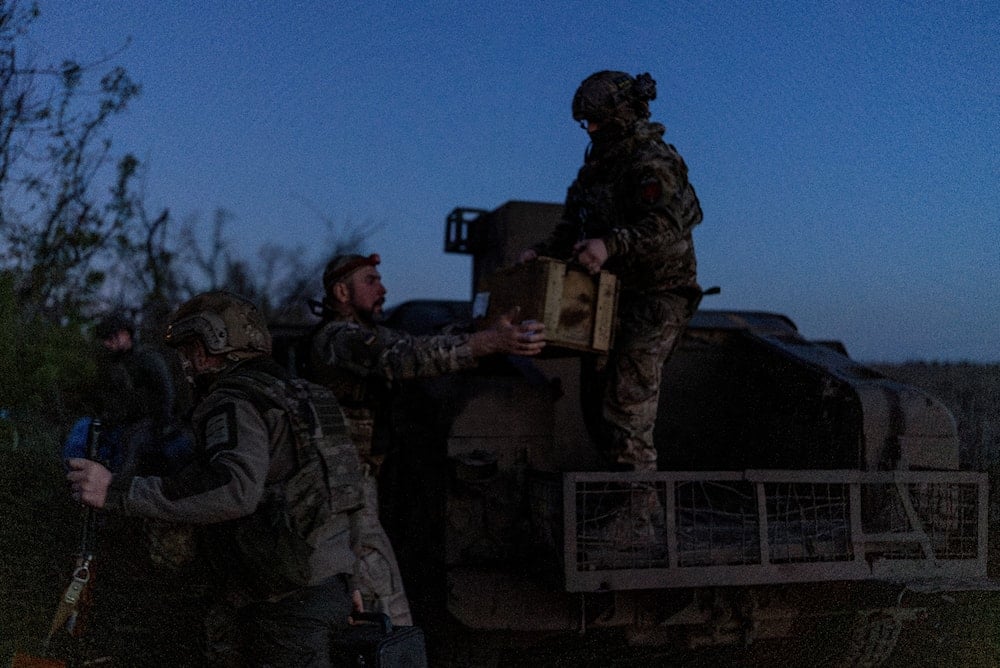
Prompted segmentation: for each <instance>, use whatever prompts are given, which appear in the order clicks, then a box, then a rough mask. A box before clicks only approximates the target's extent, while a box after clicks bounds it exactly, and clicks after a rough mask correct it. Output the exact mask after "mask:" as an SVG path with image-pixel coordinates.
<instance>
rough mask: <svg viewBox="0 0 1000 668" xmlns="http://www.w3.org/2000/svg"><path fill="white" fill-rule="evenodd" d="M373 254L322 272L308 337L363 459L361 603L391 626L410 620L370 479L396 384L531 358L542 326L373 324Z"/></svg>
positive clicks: (376, 281)
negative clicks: (465, 329)
mask: <svg viewBox="0 0 1000 668" xmlns="http://www.w3.org/2000/svg"><path fill="white" fill-rule="evenodd" d="M380 262H381V259H380V258H379V256H378V255H369V256H362V255H353V254H350V255H338V256H337V257H335V258H333V259H332V260H331V261H330V262H329V263H328V264H327V266H326V270H325V272H324V274H323V286H324V290H325V296H324V298H323V303H322V307H323V308H322V318H323V322H322V323H320V325H319V327H318V328H317V330H316V333H315V334H314V335H313V338H312V346H311V347H312V358H311V370H312V375H313V379H314V380H315V381H316V382H319V383H321V384H323V385H326V386H327V387H329V388H330V389H332V390H333V392H334V394H336V395H337V398H338V399H340V403H341V405H342V406H343V407H344V413H345V415H346V416H347V418H348V424H349V428H350V431H351V436H352V438H353V440H354V443H355V445H357V448H358V452H359V454H360V455H361V458H362V470H363V471H364V483H365V496H366V506H365V514H364V516H363V520H364V521H365V526H364V527H362V528H361V532H362V534H363V535H365V536H367V537H368V538H367V544H366V545H365V548H364V553H363V554H362V555H361V559H362V562H363V563H364V564H366V568H365V569H364V571H365V572H367V573H369V574H370V579H369V581H368V582H364V581H361V582H359V584H360V585H361V587H362V594H363V596H364V598H365V603H366V605H372V606H373V607H374V608H375V609H376V610H378V611H380V612H385V613H386V614H388V615H389V616H390V617H392V619H393V621H395V622H396V623H397V624H403V623H408V622H406V621H399V620H408V619H409V618H410V611H409V603H408V602H407V599H406V593H405V591H404V588H403V584H402V580H401V578H400V574H399V566H398V565H397V563H396V558H395V555H394V553H393V551H392V547H391V545H390V544H389V541H388V538H387V537H386V536H385V533H384V530H383V529H382V526H381V524H380V523H379V519H378V514H377V513H378V511H377V497H378V494H377V484H376V476H377V474H378V469H379V466H380V464H381V463H382V459H383V456H384V453H385V452H386V451H387V450H388V443H387V441H388V435H389V425H388V424H387V422H388V415H386V412H387V410H388V407H389V397H390V394H391V392H392V389H393V387H394V385H395V384H396V383H397V382H399V381H403V380H407V379H414V378H430V377H434V376H440V375H443V374H447V373H453V372H457V371H462V370H464V369H471V368H473V367H475V366H476V365H477V363H478V362H477V360H478V359H479V358H481V357H484V356H486V355H492V354H508V355H537V354H538V353H539V352H541V350H542V348H543V347H544V346H545V340H544V339H545V337H544V326H543V325H542V324H541V323H521V324H517V325H515V324H512V323H511V322H510V320H509V318H501V319H500V321H499V322H498V323H497V324H496V325H494V326H493V327H491V328H489V329H484V330H482V331H478V332H475V333H472V334H465V333H461V334H441V335H431V336H412V335H410V334H408V333H406V332H401V331H398V330H393V329H390V328H388V327H385V326H382V325H379V324H378V322H379V320H380V318H381V316H382V306H383V305H384V303H385V295H386V289H385V286H383V285H382V277H381V275H380V274H379V272H378V269H376V267H377V265H378V264H379V263H380Z"/></svg>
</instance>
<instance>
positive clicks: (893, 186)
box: [34, 0, 1000, 362]
mask: <svg viewBox="0 0 1000 668" xmlns="http://www.w3.org/2000/svg"><path fill="white" fill-rule="evenodd" d="M40 6H41V10H42V18H41V20H40V21H39V22H38V23H37V24H36V30H35V33H34V38H35V40H36V46H37V48H38V49H39V53H40V54H41V55H42V56H43V58H44V57H45V55H46V54H48V55H49V56H50V57H51V58H52V59H56V60H61V59H62V58H63V57H74V58H77V59H81V60H89V59H92V58H94V57H96V56H100V55H102V54H107V53H110V52H112V51H114V50H116V49H117V48H118V47H120V46H121V45H122V44H124V43H125V41H126V40H127V39H128V38H131V43H130V45H129V46H128V47H127V49H126V50H125V51H124V52H123V53H121V54H120V55H119V56H117V57H116V59H115V62H117V63H120V64H122V65H124V66H125V67H126V68H127V69H128V70H129V72H130V73H131V74H132V75H133V77H134V78H135V79H137V80H138V81H139V82H140V83H141V84H142V85H143V94H142V96H141V98H139V99H138V100H137V102H136V103H135V104H134V105H133V106H132V107H131V109H130V110H129V111H128V112H127V114H126V115H125V116H124V117H122V118H119V119H116V120H115V122H114V126H113V139H114V148H115V150H117V151H122V152H124V151H131V152H133V153H135V154H136V155H137V156H138V157H139V158H140V159H141V160H143V161H145V162H146V163H147V165H148V167H149V171H148V175H147V176H148V180H147V186H146V189H147V194H148V199H149V203H150V204H151V206H152V208H154V209H157V208H162V207H169V208H170V210H171V212H172V213H173V215H174V216H175V217H176V218H179V219H185V218H189V217H191V216H193V215H196V214H200V215H201V217H202V219H203V220H204V221H205V222H206V224H207V223H208V222H209V221H210V220H211V213H212V211H214V210H215V209H216V208H220V207H221V208H225V209H227V210H229V211H231V212H232V213H233V214H234V216H235V219H234V222H233V224H232V227H231V229H230V232H231V236H233V237H234V238H235V237H239V238H240V239H241V241H240V244H241V247H243V248H245V249H247V250H246V253H247V255H250V254H251V252H252V249H254V248H256V247H257V245H259V244H260V243H262V242H265V241H275V242H279V243H282V244H284V245H288V246H299V245H302V246H303V247H304V248H307V249H309V250H308V251H307V252H318V250H319V247H320V246H321V245H322V244H324V243H325V242H327V241H328V239H329V237H328V234H327V232H326V229H325V228H324V226H323V224H322V223H321V222H320V216H319V215H318V214H317V211H320V212H321V213H322V216H324V217H327V218H330V219H333V220H334V221H337V222H339V223H341V224H351V225H358V224H369V223H370V224H371V225H372V226H373V228H374V229H376V230H377V231H376V232H375V233H373V234H372V235H371V237H370V239H369V242H368V246H367V250H369V251H377V252H379V253H381V254H382V257H383V265H382V267H381V269H382V271H383V275H384V277H385V282H386V284H387V286H388V289H389V302H390V304H392V303H398V302H399V301H402V300H405V299H410V298H424V297H440V298H468V297H469V294H468V289H469V288H468V286H469V279H468V271H469V267H470V261H469V259H468V258H466V257H465V256H454V255H446V254H444V252H443V249H442V246H443V237H444V229H443V225H444V223H443V221H444V218H445V215H446V214H447V213H448V212H449V211H450V210H451V209H452V208H454V207H456V206H468V207H478V208H488V209H492V208H495V207H497V206H499V205H501V204H502V203H504V202H505V201H507V200H511V199H519V200H537V201H552V202H561V201H562V198H563V196H564V194H565V189H566V186H567V185H568V184H569V183H570V181H571V180H572V178H573V176H574V175H575V172H576V169H577V167H578V166H579V163H580V160H581V158H582V154H583V150H584V148H585V146H586V136H585V134H584V132H583V131H582V130H580V129H579V127H577V125H576V124H575V123H574V122H573V120H572V118H571V117H570V100H571V98H572V95H573V92H574V90H575V89H576V86H577V85H578V83H579V82H580V80H581V79H583V78H584V77H585V76H587V75H588V74H590V73H592V72H594V71H596V70H600V69H618V70H625V71H627V72H629V73H632V74H635V73H638V72H644V71H648V72H650V73H651V74H652V75H653V77H654V78H655V79H656V80H657V82H658V89H659V97H658V99H657V100H656V101H655V102H653V103H652V111H653V118H654V119H655V120H659V121H661V122H663V123H664V124H665V125H666V126H667V140H668V141H670V142H671V143H673V144H675V145H676V146H677V148H678V149H679V150H680V152H681V153H682V155H684V157H685V159H686V161H687V163H688V166H689V169H690V176H691V180H692V182H693V183H694V185H695V187H696V189H697V191H698V194H699V197H700V199H701V203H702V207H703V209H704V212H705V220H704V222H703V224H702V225H701V227H699V228H698V229H697V230H696V233H695V244H696V248H697V251H698V256H699V265H700V278H701V282H702V284H703V285H705V286H709V285H721V286H722V289H723V292H722V295H721V296H718V297H713V298H711V299H710V300H709V301H707V302H706V303H705V306H706V307H709V308H735V309H761V310H770V311H778V312H782V313H786V314H787V315H789V316H791V318H792V319H793V320H794V321H795V322H796V323H797V324H798V325H799V327H800V329H801V330H802V332H803V334H804V335H806V336H807V337H809V338H822V339H828V338H834V339H839V340H842V341H843V342H844V343H845V345H846V346H847V349H848V351H849V352H850V353H851V354H852V356H854V357H856V358H858V359H861V360H863V361H870V362H873V361H904V360H911V359H925V360H954V361H957V360H972V361H1000V295H998V283H1000V281H998V277H1000V231H998V230H1000V225H998V223H1000V220H998V219H1000V41H998V35H1000V3H997V2H996V1H995V0H982V1H974V2H958V1H955V0H945V1H940V2H927V1H920V2H879V3H871V2H867V1H857V2H823V3H820V2H793V1H788V2H712V1H694V0H692V1H686V0H682V1H671V2H664V0H651V1H648V2H631V3H597V2H571V1H567V0H563V1H550V2H544V3H537V6H536V4H535V3H516V2H515V3H496V2H481V1H478V0H462V1H458V2H429V3H421V2H413V3H402V2H399V3H388V2H371V1H370V2H356V3H355V2H351V3H344V2H333V1H330V2H294V1H292V0H285V1H283V2H265V1H263V0H261V1H259V2H250V1H249V0H247V1H243V2H227V1H213V2H208V3H196V2H181V1H177V2H173V1H171V2H164V1H162V0H157V1H155V2H154V1H138V0H134V1H131V2H119V1H115V2H111V1H107V0H88V2H77V1H70V0H41V2H40Z"/></svg>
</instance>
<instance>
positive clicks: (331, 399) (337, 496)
mask: <svg viewBox="0 0 1000 668" xmlns="http://www.w3.org/2000/svg"><path fill="white" fill-rule="evenodd" d="M215 388H216V389H227V390H235V391H237V392H239V393H241V394H244V395H245V396H246V397H247V399H248V400H249V401H250V402H251V403H253V404H254V406H255V407H257V409H258V410H260V411H261V412H262V413H263V412H264V411H266V410H268V409H273V408H277V409H279V410H282V411H283V412H284V413H285V414H286V415H287V416H288V418H289V422H290V424H291V427H292V430H291V433H292V436H293V440H294V447H295V457H296V460H297V466H296V468H295V471H294V473H292V474H291V476H290V477H288V478H287V479H285V480H281V481H269V482H268V484H267V487H266V489H265V492H264V497H263V498H262V499H261V503H260V505H259V506H258V509H257V510H256V511H255V512H254V513H253V514H251V515H250V516H249V517H246V518H242V519H240V520H236V522H235V523H234V527H233V529H234V531H233V534H232V537H233V539H234V540H235V542H236V548H237V549H238V550H239V552H240V553H241V554H242V557H243V559H244V560H245V562H246V564H245V566H246V568H247V570H248V571H250V572H248V573H247V575H248V576H249V577H250V579H251V580H252V581H256V582H257V586H256V589H258V590H262V591H263V592H264V593H268V594H274V593H280V592H283V591H288V590H290V589H293V588H295V587H300V586H304V585H306V584H308V583H309V581H310V579H311V577H312V575H313V574H312V572H311V563H312V554H313V552H314V551H315V550H316V549H317V548H321V547H322V545H323V541H324V540H325V539H327V538H329V537H330V536H331V535H335V534H338V533H341V532H347V531H349V516H350V514H351V513H353V512H355V511H357V510H359V509H360V508H361V507H363V505H364V493H363V490H362V488H361V473H360V468H359V461H358V455H357V451H356V450H355V448H354V445H353V444H352V443H351V440H350V438H349V437H348V434H347V430H346V428H345V423H344V417H343V414H342V412H341V409H340V405H339V404H338V403H337V399H336V397H335V396H334V395H333V393H332V392H330V391H329V390H327V389H325V388H323V387H322V386H319V385H315V384H313V383H310V382H308V381H305V380H302V379H298V378H288V379H276V378H275V377H274V376H272V375H270V374H267V373H264V372H260V371H256V370H253V369H246V368H244V369H241V370H239V371H238V372H236V373H233V374H231V375H227V376H224V377H223V378H221V379H219V381H218V382H217V383H216V385H215ZM348 552H349V551H348ZM350 558H351V555H350V554H349V553H348V554H345V559H346V560H349V559H350ZM347 566H348V568H347V569H346V570H345V572H349V571H350V568H349V564H347Z"/></svg>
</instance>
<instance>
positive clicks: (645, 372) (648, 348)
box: [602, 293, 700, 471]
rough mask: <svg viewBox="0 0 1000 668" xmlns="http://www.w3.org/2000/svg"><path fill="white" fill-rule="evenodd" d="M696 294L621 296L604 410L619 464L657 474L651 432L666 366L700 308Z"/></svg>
mask: <svg viewBox="0 0 1000 668" xmlns="http://www.w3.org/2000/svg"><path fill="white" fill-rule="evenodd" d="M698 294H699V293H694V296H686V295H685V296H682V295H677V294H672V293H668V294H663V295H656V296H651V295H628V294H623V295H622V297H621V299H620V301H619V307H618V329H617V331H616V334H615V344H614V349H613V350H612V351H611V354H610V356H609V358H608V361H607V368H606V373H607V380H606V385H605V389H604V403H603V407H602V415H603V418H604V430H605V432H606V433H605V435H604V436H605V438H604V440H605V445H606V446H607V447H608V448H609V450H610V452H609V453H608V454H609V455H610V456H611V457H612V458H613V460H614V461H615V462H616V463H617V464H619V465H622V466H624V467H627V468H631V469H633V470H636V471H655V470H656V459H657V452H656V445H655V444H654V442H653V428H654V427H655V425H656V415H657V412H658V410H659V404H660V383H661V381H662V379H663V365H664V364H665V363H666V361H667V359H668V358H669V357H670V353H672V352H673V350H674V348H675V347H676V346H677V343H678V341H679V340H680V337H681V335H682V334H683V333H684V328H685V327H686V326H687V324H688V322H689V321H690V320H691V316H692V315H694V311H695V309H697V307H698V302H699V301H700V299H699V298H698Z"/></svg>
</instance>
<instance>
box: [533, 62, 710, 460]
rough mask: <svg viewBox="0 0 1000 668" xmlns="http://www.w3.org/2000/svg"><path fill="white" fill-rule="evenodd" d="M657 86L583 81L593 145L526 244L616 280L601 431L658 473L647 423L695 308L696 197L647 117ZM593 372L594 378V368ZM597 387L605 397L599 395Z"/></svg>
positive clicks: (643, 79)
mask: <svg viewBox="0 0 1000 668" xmlns="http://www.w3.org/2000/svg"><path fill="white" fill-rule="evenodd" d="M655 99H656V82H655V81H654V80H653V78H652V77H651V76H650V75H649V74H648V73H647V74H639V75H636V76H630V75H628V74H626V73H625V72H615V71H607V70H605V71H601V72H596V73H594V74H592V75H591V76H589V77H587V78H586V79H584V80H583V82H582V83H581V84H580V86H579V88H578V89H577V91H576V94H575V95H574V97H573V109H572V111H573V118H574V119H575V120H577V121H579V122H580V123H581V125H582V126H583V127H584V128H585V129H586V131H587V133H588V135H589V137H590V140H591V143H590V146H589V147H588V148H587V151H586V153H585V155H584V161H583V166H582V167H581V168H580V170H579V172H578V174H577V177H576V180H575V181H574V182H573V183H572V185H570V187H569V190H568V192H567V196H566V205H565V208H564V211H563V219H562V221H561V222H560V223H559V224H558V225H557V226H556V228H555V230H554V231H553V233H552V234H551V236H550V237H549V238H548V239H546V240H544V241H542V242H541V243H538V244H537V245H535V246H534V247H532V248H529V249H526V250H524V251H522V253H521V256H520V259H521V261H522V262H526V261H530V260H532V259H534V258H536V257H538V256H539V255H548V256H552V257H556V258H560V259H566V260H572V261H576V262H578V263H580V264H581V265H583V266H584V267H585V268H587V269H588V270H589V271H591V272H592V273H596V272H598V271H600V270H601V269H605V270H608V271H611V272H612V273H614V274H615V275H616V276H617V277H618V279H619V285H620V289H621V292H620V295H619V303H618V329H617V331H616V335H615V346H614V349H613V350H612V351H611V353H610V356H609V359H608V364H607V365H606V370H607V377H606V379H603V378H602V379H599V380H602V381H604V382H603V384H604V387H605V389H604V392H603V397H604V399H603V407H602V411H601V414H602V416H603V424H602V433H601V435H600V440H601V442H602V444H603V445H604V446H605V447H606V448H607V449H608V454H609V459H610V462H609V464H610V465H612V466H616V467H617V466H623V467H626V468H629V469H634V470H656V461H657V452H656V447H655V446H654V444H653V425H654V422H655V418H656V414H657V405H658V403H659V392H660V380H661V372H662V369H663V365H664V363H665V362H666V360H667V358H668V356H669V355H670V353H671V352H672V351H673V349H674V346H675V345H676V343H677V341H678V339H679V337H680V335H681V333H682V331H683V329H684V327H685V326H686V325H687V323H688V321H689V320H690V318H691V316H692V315H693V314H694V311H695V309H696V308H697V305H698V302H699V301H700V298H701V294H702V292H701V288H700V287H699V285H698V283H697V280H696V273H697V271H696V268H697V264H696V261H695V253H694V242H693V240H692V234H691V233H692V230H693V229H694V227H695V226H696V225H698V223H700V222H701V219H702V213H701V206H700V204H699V202H698V197H697V196H696V195H695V191H694V188H693V187H692V186H691V183H690V182H689V181H688V170H687V165H685V163H684V160H683V159H682V158H681V156H680V154H679V153H678V152H677V150H676V149H675V148H674V147H673V146H672V145H670V144H667V143H665V142H664V141H663V134H664V132H665V131H666V130H665V128H664V126H663V125H661V124H660V123H656V122H652V121H650V120H649V117H650V112H649V102H650V101H652V100H655ZM590 375H591V377H592V378H595V377H597V374H596V372H595V371H594V369H593V368H592V369H591V370H590ZM597 394H598V395H600V393H597Z"/></svg>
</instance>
